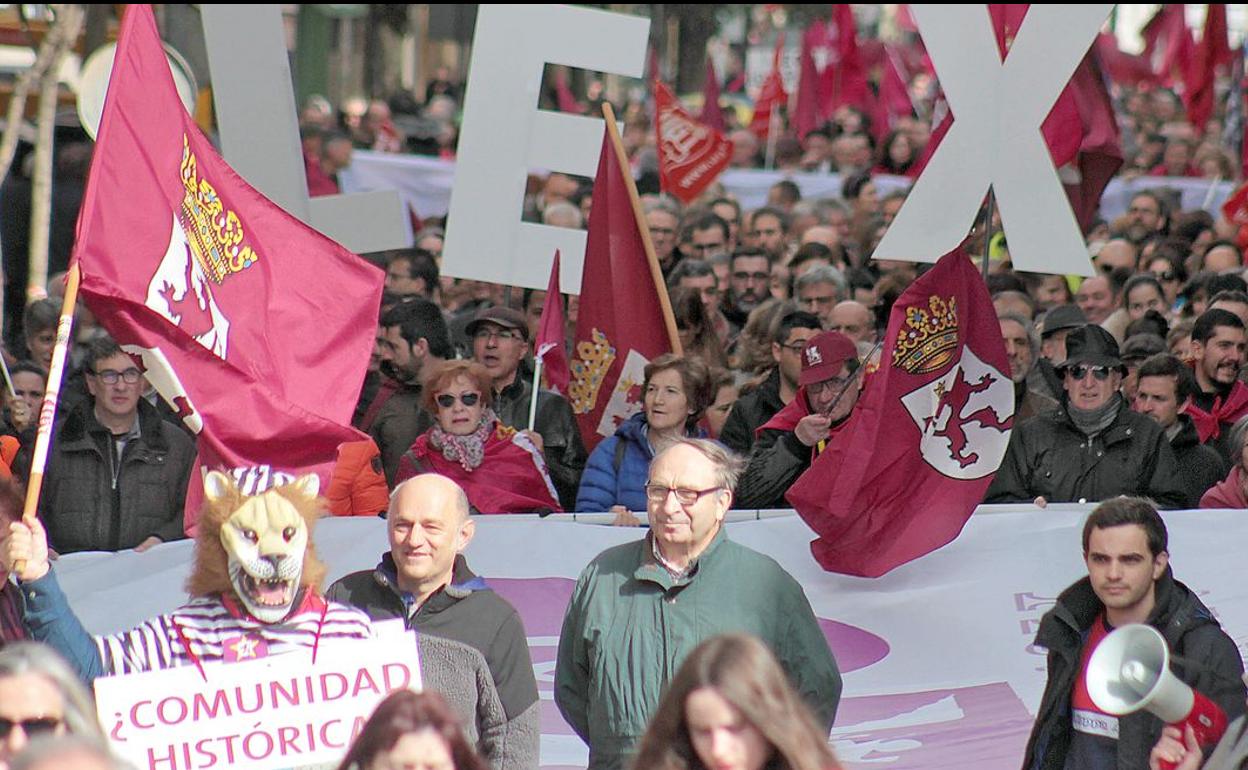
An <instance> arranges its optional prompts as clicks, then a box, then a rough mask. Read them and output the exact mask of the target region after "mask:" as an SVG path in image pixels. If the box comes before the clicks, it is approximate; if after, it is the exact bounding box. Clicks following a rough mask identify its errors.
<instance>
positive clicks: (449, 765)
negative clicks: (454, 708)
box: [338, 690, 489, 770]
mask: <svg viewBox="0 0 1248 770" xmlns="http://www.w3.org/2000/svg"><path fill="white" fill-rule="evenodd" d="M409 768H419V770H489V766H488V765H487V764H486V763H485V760H483V759H482V758H481V757H480V756H479V755H478V754H477V752H476V751H475V750H474V749H473V748H472V746H471V745H469V743H468V741H467V740H466V739H465V738H464V733H463V731H462V730H460V728H459V722H458V721H457V720H456V719H455V716H454V715H453V714H452V713H451V709H450V707H448V706H447V705H446V701H445V700H443V699H442V696H441V695H438V694H437V693H436V692H419V693H418V692H413V691H411V690H396V691H395V692H392V693H390V694H389V695H387V696H386V698H385V700H383V701H382V702H381V703H379V704H378V705H377V709H376V710H375V711H373V714H372V716H370V717H369V718H368V721H367V722H365V723H364V729H363V730H361V731H360V735H359V737H358V738H356V739H355V743H353V744H351V748H350V749H349V750H348V751H347V755H346V756H345V757H343V759H342V763H341V764H339V765H338V770H409Z"/></svg>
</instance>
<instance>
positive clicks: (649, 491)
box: [646, 484, 723, 505]
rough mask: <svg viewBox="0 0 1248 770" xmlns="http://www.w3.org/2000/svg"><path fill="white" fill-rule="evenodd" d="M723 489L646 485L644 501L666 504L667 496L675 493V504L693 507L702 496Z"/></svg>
mask: <svg viewBox="0 0 1248 770" xmlns="http://www.w3.org/2000/svg"><path fill="white" fill-rule="evenodd" d="M721 489H723V487H711V488H709V489H689V488H688V487H669V486H667V485H666V484H647V485H646V499H647V500H649V501H650V502H652V503H665V502H667V496H668V494H670V493H672V492H675V493H676V502H678V503H680V504H681V505H693V504H694V503H696V502H698V501H699V500H701V499H702V497H703V496H704V495H709V494H710V493H712V492H718V491H719V490H721Z"/></svg>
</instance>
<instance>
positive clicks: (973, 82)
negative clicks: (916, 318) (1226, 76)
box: [873, 3, 1113, 275]
mask: <svg viewBox="0 0 1248 770" xmlns="http://www.w3.org/2000/svg"><path fill="white" fill-rule="evenodd" d="M1112 8H1113V4H1110V3H1093V4H1087V5H1033V6H1032V7H1031V10H1029V11H1028V12H1027V18H1026V19H1025V20H1024V21H1023V24H1022V26H1021V27H1020V28H1019V31H1018V36H1017V37H1016V38H1015V39H1014V42H1013V44H1012V45H1011V46H1010V51H1009V56H1007V57H1006V59H1005V62H1004V63H1002V61H1001V55H1000V53H999V51H998V48H997V41H996V36H995V33H994V32H993V27H992V20H991V19H990V18H989V16H988V8H987V6H984V5H922V4H919V5H912V6H911V9H912V11H913V13H914V17H915V20H916V21H917V22H918V25H919V31H920V32H921V34H922V35H923V42H924V43H925V44H926V46H927V51H928V53H929V54H930V55H931V57H932V64H933V65H934V66H935V67H936V77H937V78H938V79H939V80H940V85H941V87H942V88H943V89H944V91H945V97H946V98H947V99H948V102H949V109H950V111H951V112H952V113H953V116H954V120H953V123H952V125H951V126H950V128H949V132H948V133H947V134H945V137H944V139H943V140H941V143H940V145H939V147H938V148H937V149H936V152H935V153H934V154H933V155H932V157H931V160H930V161H928V164H927V167H926V168H925V169H924V170H923V173H922V174H921V175H920V176H919V179H918V181H916V182H915V184H914V189H913V190H912V191H911V193H910V195H909V197H908V198H907V199H906V202H905V204H904V205H903V206H902V207H901V210H900V211H899V212H898V213H897V218H896V219H895V220H893V224H892V226H891V227H889V228H888V232H886V233H885V234H884V238H883V239H882V240H881V241H880V245H879V246H878V247H877V248H876V250H875V254H874V255H873V257H874V258H875V259H900V260H909V261H919V262H935V261H936V260H937V259H939V258H940V257H941V256H943V255H944V254H946V253H948V252H950V251H952V250H953V249H954V248H955V247H957V246H958V244H960V243H961V242H962V241H963V240H964V239H965V238H966V234H967V232H968V231H969V230H970V228H971V226H972V225H974V224H975V218H976V217H977V216H978V215H979V209H980V205H981V204H982V202H983V200H984V195H985V194H986V193H987V192H988V188H989V186H991V187H992V189H993V191H994V192H995V194H996V199H997V205H998V206H999V207H1000V210H1001V224H1002V227H1003V228H1004V230H1005V233H1006V235H1007V236H1008V237H1009V241H1010V258H1011V259H1012V261H1013V263H1014V267H1015V268H1017V269H1019V270H1031V271H1035V272H1041V273H1066V274H1073V275H1092V274H1093V272H1094V271H1093V268H1092V261H1091V259H1090V258H1089V256H1088V250H1087V248H1086V246H1085V245H1084V242H1083V236H1082V235H1081V233H1080V231H1079V225H1078V223H1077V222H1076V221H1075V216H1074V213H1073V212H1072V211H1071V208H1070V203H1069V201H1068V200H1067V198H1066V193H1065V191H1064V189H1063V188H1062V183H1061V180H1060V179H1059V178H1058V175H1057V170H1056V169H1054V168H1053V160H1052V158H1051V157H1050V155H1049V149H1048V147H1047V146H1046V145H1045V142H1044V137H1043V136H1042V135H1041V133H1040V125H1041V124H1042V123H1043V122H1044V119H1045V118H1046V117H1047V116H1048V114H1049V111H1050V110H1051V109H1052V108H1053V104H1054V102H1056V101H1057V98H1058V96H1060V95H1061V93H1062V91H1063V90H1064V89H1065V88H1066V84H1067V83H1069V82H1070V78H1071V75H1073V74H1074V72H1075V68H1076V67H1078V65H1079V62H1080V61H1081V60H1082V59H1083V57H1084V55H1085V54H1086V53H1087V52H1088V48H1089V47H1090V46H1091V45H1092V43H1093V41H1094V40H1095V39H1096V36H1097V33H1098V32H1099V31H1100V28H1101V25H1102V24H1103V23H1104V22H1105V18H1106V17H1107V16H1108V15H1109V12H1110V10H1111V9H1112Z"/></svg>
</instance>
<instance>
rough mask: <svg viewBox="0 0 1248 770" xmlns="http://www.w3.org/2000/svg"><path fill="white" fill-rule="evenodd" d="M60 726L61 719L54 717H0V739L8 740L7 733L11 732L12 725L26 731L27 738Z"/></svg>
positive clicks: (47, 732)
mask: <svg viewBox="0 0 1248 770" xmlns="http://www.w3.org/2000/svg"><path fill="white" fill-rule="evenodd" d="M60 726H61V720H59V719H57V718H56V717H35V718H33V719H16V720H15V719H9V718H8V717H0V741H4V740H8V738H9V734H10V733H12V732H13V728H14V727H20V728H22V732H24V733H26V737H27V738H33V737H35V736H36V735H47V734H49V733H51V732H53V731H54V730H56V728H58V727H60Z"/></svg>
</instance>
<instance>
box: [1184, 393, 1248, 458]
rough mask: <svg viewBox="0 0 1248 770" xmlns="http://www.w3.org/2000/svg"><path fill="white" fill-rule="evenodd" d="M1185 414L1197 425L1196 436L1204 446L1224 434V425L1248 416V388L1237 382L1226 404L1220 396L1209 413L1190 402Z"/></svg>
mask: <svg viewBox="0 0 1248 770" xmlns="http://www.w3.org/2000/svg"><path fill="white" fill-rule="evenodd" d="M1183 413H1184V414H1187V415H1190V416H1191V418H1192V422H1194V423H1196V434H1197V435H1198V436H1199V437H1200V443H1202V444H1204V443H1206V442H1208V441H1209V439H1211V438H1217V437H1218V436H1220V435H1221V434H1222V423H1226V424H1228V425H1230V424H1234V423H1235V421H1236V420H1238V419H1239V418H1241V417H1243V416H1244V415H1248V387H1246V386H1245V385H1244V383H1242V382H1239V381H1238V380H1237V381H1236V382H1235V385H1234V386H1233V387H1232V388H1231V392H1230V394H1228V395H1227V397H1226V401H1225V402H1224V401H1222V397H1221V396H1218V397H1217V398H1215V399H1214V400H1213V409H1211V410H1210V411H1208V412H1206V411H1205V410H1203V409H1201V408H1200V407H1198V406H1196V404H1195V403H1190V402H1189V403H1188V405H1187V406H1186V407H1185V408H1184V409H1183Z"/></svg>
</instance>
